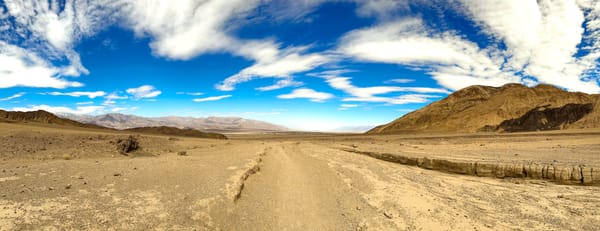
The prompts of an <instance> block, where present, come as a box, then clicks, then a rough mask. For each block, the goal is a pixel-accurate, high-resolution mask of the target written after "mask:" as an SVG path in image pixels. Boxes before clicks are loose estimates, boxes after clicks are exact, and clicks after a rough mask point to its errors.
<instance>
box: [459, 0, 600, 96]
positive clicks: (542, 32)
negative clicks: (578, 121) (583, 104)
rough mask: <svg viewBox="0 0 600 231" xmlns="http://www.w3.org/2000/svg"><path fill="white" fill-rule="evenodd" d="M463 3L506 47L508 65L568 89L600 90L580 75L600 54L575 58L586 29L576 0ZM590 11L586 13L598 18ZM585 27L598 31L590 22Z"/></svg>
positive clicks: (539, 79)
mask: <svg viewBox="0 0 600 231" xmlns="http://www.w3.org/2000/svg"><path fill="white" fill-rule="evenodd" d="M463 4H464V5H465V7H466V8H467V12H468V14H469V15H470V16H472V18H473V19H474V20H475V21H476V22H478V23H479V24H481V25H482V26H483V27H484V32H485V33H488V34H490V35H492V36H494V37H495V38H497V39H498V40H500V41H502V42H503V43H504V44H505V45H506V47H507V48H506V50H505V52H506V56H507V59H508V62H507V65H508V66H509V67H510V69H512V70H516V71H520V70H522V71H523V72H524V74H525V75H528V76H533V77H535V78H537V79H538V81H540V82H543V83H550V84H554V85H558V86H562V87H565V88H567V89H569V90H576V91H584V92H593V93H598V92H600V87H598V83H597V82H596V81H585V80H582V78H581V77H582V75H583V74H584V72H585V71H586V70H588V69H591V68H597V64H598V63H597V62H596V61H595V59H597V58H598V55H600V53H596V54H594V53H595V52H591V54H589V55H592V56H593V58H592V59H594V61H591V62H590V59H588V58H587V57H585V56H584V57H579V58H578V57H576V56H575V55H576V54H577V53H578V51H579V49H578V46H579V45H580V44H581V42H582V41H583V39H584V38H583V34H584V30H585V28H583V27H582V24H583V23H584V20H585V17H584V12H583V11H582V9H581V8H580V5H578V4H577V2H576V1H550V0H544V1H537V2H536V1H502V0H496V1H492V2H485V3H483V2H481V1H475V0H463ZM591 14H593V13H590V14H588V17H592V18H594V17H595V16H591ZM592 20H593V19H592ZM592 20H590V21H592ZM585 26H586V27H587V28H588V29H590V30H591V31H593V30H594V28H593V27H594V25H592V24H590V23H589V22H588V23H587V25H585ZM595 29H596V30H597V29H598V28H595ZM593 40H596V41H597V40H598V38H597V37H596V38H594V39H593ZM595 45H596V46H597V45H600V44H595ZM596 48H600V46H597V47H596ZM510 69H509V70H510Z"/></svg>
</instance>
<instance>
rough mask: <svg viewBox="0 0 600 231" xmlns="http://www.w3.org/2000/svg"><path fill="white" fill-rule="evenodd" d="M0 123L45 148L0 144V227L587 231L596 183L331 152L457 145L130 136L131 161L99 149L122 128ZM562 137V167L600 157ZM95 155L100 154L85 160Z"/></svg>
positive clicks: (596, 217)
mask: <svg viewBox="0 0 600 231" xmlns="http://www.w3.org/2000/svg"><path fill="white" fill-rule="evenodd" d="M1 126H3V127H2V128H3V129H0V137H2V139H3V141H2V142H23V141H30V142H31V140H36V141H37V142H44V140H45V139H53V142H52V144H47V145H45V146H44V150H43V151H38V152H35V153H32V152H27V153H26V154H23V155H21V156H19V152H21V151H20V150H21V149H15V150H13V149H12V148H10V150H8V149H9V148H8V146H4V144H3V146H2V147H0V155H1V156H0V158H2V159H1V161H0V230H39V229H44V230H63V229H66V230H148V229H151V230H598V229H599V228H598V227H599V226H598V224H600V187H597V186H582V185H576V184H575V185H561V184H555V183H552V182H548V181H542V180H532V179H497V178H486V177H474V176H467V175H457V174H449V173H443V172H439V171H433V170H427V169H422V168H418V167H416V166H406V165H401V164H397V163H391V162H386V161H382V160H378V159H375V158H372V157H369V156H366V155H360V154H355V153H351V152H346V151H344V150H342V149H340V148H339V147H340V146H344V145H347V144H352V145H356V146H359V148H360V147H363V146H364V147H363V148H367V147H369V145H373V146H377V144H379V146H380V147H383V146H384V145H385V144H386V143H389V142H392V143H395V144H398V143H402V142H404V143H411V142H419V143H418V145H419V146H421V147H422V148H423V149H424V150H430V149H431V150H432V151H431V152H436V151H434V149H435V150H438V151H437V153H436V155H437V156H440V153H441V152H444V151H447V150H448V149H447V147H455V146H457V145H458V146H460V147H462V149H461V150H463V149H464V150H472V149H469V147H467V146H464V145H465V142H463V141H461V142H453V140H456V139H449V141H448V142H450V143H449V144H446V143H444V144H440V143H439V142H437V141H436V142H432V141H431V140H430V139H427V140H420V139H417V140H406V139H405V138H403V137H389V136H386V137H383V138H381V137H376V138H368V137H354V138H351V139H347V138H346V137H338V136H334V137H330V136H324V137H306V136H302V137H288V138H281V139H273V138H265V137H251V138H248V137H247V138H244V137H237V138H236V139H232V140H208V139H194V138H175V139H174V138H171V137H161V136H142V139H141V143H140V145H141V146H142V147H144V146H145V147H147V148H146V149H144V150H145V154H144V155H140V156H134V157H132V156H122V155H118V154H116V152H112V153H111V151H110V150H109V151H104V150H105V149H109V148H108V147H105V146H104V145H108V144H109V141H110V140H113V139H115V140H116V139H117V138H119V137H123V136H126V135H127V134H124V133H118V132H116V133H105V134H102V136H101V137H100V138H102V139H101V140H96V139H95V138H94V139H92V140H90V139H89V137H96V138H98V136H97V134H98V132H96V131H88V130H68V129H65V128H48V127H34V126H31V125H1ZM24 131H28V132H24ZM58 134H62V136H59V135H58ZM57 137H60V139H59V138H57ZM569 137H570V136H565V137H563V138H560V137H553V139H556V140H560V142H563V143H564V144H565V145H566V144H571V146H569V147H570V148H569V149H565V150H564V152H565V155H567V154H568V155H569V157H568V158H569V161H573V160H574V159H577V158H573V156H574V155H575V156H577V155H581V156H580V157H579V159H580V160H581V161H582V162H586V161H587V162H590V163H592V164H593V163H596V162H597V161H598V159H596V158H598V156H597V154H593V152H589V149H590V148H591V149H595V150H596V151H598V149H597V148H598V143H600V139H591V140H592V141H589V142H582V143H581V142H580V143H577V142H575V141H573V142H570V141H569V140H570V139H573V140H578V141H581V137H575V138H569ZM586 137H587V136H586ZM83 138H87V139H88V141H87V142H85V143H84V144H81V143H80V142H71V143H76V144H77V145H79V146H78V148H77V150H76V151H77V153H79V152H81V153H80V154H77V153H76V154H73V155H72V156H75V157H74V158H39V157H42V156H43V157H47V156H48V155H52V156H60V155H59V153H60V151H61V150H71V149H70V148H69V147H70V146H69V144H70V143H69V142H63V141H61V140H64V141H69V140H78V139H83ZM588 138H589V137H588ZM595 138H598V136H595ZM457 139H458V138H457ZM461 139H464V138H461ZM540 139H541V138H540ZM516 140H522V138H516ZM593 140H595V142H596V143H594V141H593ZM481 142H487V144H488V145H487V146H486V147H487V148H493V147H494V145H500V144H499V142H506V144H507V145H509V144H510V145H516V143H511V142H513V141H511V140H510V137H508V138H506V137H505V138H502V139H495V138H490V139H488V140H486V139H485V138H480V139H478V140H477V142H474V143H473V145H472V146H473V147H480V143H481ZM414 145H417V144H416V143H415V144H414ZM444 145H450V146H444ZM34 146H35V147H37V146H36V145H32V146H31V147H34ZM390 146H392V147H393V145H390ZM11 147H12V146H11ZM435 147H437V149H436V148H435ZM519 147H520V148H521V150H520V152H523V151H526V147H525V145H524V144H522V145H520V146H519ZM94 150H102V151H103V152H102V153H97V154H95V155H84V152H90V153H93V152H94ZM394 150H397V149H395V148H394ZM457 150H458V149H457ZM464 150H463V151H464ZM495 150H499V149H495ZM179 151H186V152H187V156H180V155H177V152H179ZM387 151H390V150H387ZM5 152H9V153H10V154H5ZM73 152H75V151H73ZM104 152H109V153H104ZM36 153H37V154H36ZM492 153H493V152H492ZM532 153H533V149H532ZM596 153H598V152H596ZM38 155H39V156H38ZM113 155H114V156H113ZM448 155H454V154H448ZM456 155H457V156H460V157H461V158H465V157H464V156H465V152H461V153H458V154H456ZM511 155H512V153H511ZM540 155H543V152H541V153H540ZM483 156H485V155H483ZM557 156H560V155H558V154H556V152H554V153H553V158H554V159H555V158H556V157H557ZM477 158H482V156H481V155H479V156H477ZM538 158H541V159H543V157H538ZM588 160H589V161H588ZM558 161H560V159H559V160H558ZM594 161H595V162H594Z"/></svg>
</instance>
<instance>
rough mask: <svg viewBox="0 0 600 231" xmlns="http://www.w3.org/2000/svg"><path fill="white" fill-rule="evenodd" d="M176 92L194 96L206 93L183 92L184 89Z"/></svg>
mask: <svg viewBox="0 0 600 231" xmlns="http://www.w3.org/2000/svg"><path fill="white" fill-rule="evenodd" d="M175 94H178V95H193V96H199V95H204V93H203V92H183V91H178V92H176V93H175Z"/></svg>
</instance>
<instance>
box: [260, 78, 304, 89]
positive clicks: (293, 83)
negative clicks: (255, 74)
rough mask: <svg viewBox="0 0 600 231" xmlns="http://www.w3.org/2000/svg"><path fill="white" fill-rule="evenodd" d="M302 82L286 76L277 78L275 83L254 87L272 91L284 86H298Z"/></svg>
mask: <svg viewBox="0 0 600 231" xmlns="http://www.w3.org/2000/svg"><path fill="white" fill-rule="evenodd" d="M303 84H304V83H302V82H298V81H294V80H293V79H292V78H288V79H282V80H278V81H277V82H276V83H275V84H273V85H270V86H264V87H258V88H256V90H258V91H272V90H277V89H281V88H285V87H298V86H302V85H303Z"/></svg>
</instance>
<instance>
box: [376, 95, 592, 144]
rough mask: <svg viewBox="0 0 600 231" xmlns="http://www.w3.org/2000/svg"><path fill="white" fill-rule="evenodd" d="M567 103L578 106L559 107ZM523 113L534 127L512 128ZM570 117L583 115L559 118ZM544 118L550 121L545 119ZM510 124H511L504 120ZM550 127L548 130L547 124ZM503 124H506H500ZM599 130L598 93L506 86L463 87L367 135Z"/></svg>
mask: <svg viewBox="0 0 600 231" xmlns="http://www.w3.org/2000/svg"><path fill="white" fill-rule="evenodd" d="M567 104H577V105H580V106H575V107H572V106H571V107H567V108H562V107H564V106H565V105H567ZM581 105H585V106H581ZM558 108H562V109H558ZM585 108H588V109H589V112H588V111H585ZM542 109H544V110H547V109H549V110H548V111H547V112H546V113H547V114H544V113H542V114H544V116H541V114H540V113H536V112H535V111H539V112H541V111H543V110H542ZM554 109H556V110H554ZM571 110H574V111H571ZM584 112H585V113H584ZM527 113H529V114H530V116H526V117H527V118H521V120H536V121H535V122H532V121H530V122H528V124H529V125H533V124H536V125H534V126H529V125H528V126H529V127H527V128H526V129H525V128H520V127H518V126H516V127H515V125H519V123H516V122H514V121H516V120H519V118H520V117H523V116H525V115H526V114H527ZM552 113H558V114H552ZM573 113H575V114H577V115H580V116H581V117H580V118H577V119H576V120H574V119H573V118H571V119H569V118H563V117H564V116H570V115H571V114H573ZM534 114H535V115H537V116H534ZM548 119H551V120H553V121H548ZM509 120H512V121H513V122H505V121H509ZM549 123H550V124H552V126H547V124H549ZM501 124H504V125H502V126H501ZM507 124H512V125H511V128H510V129H506V128H507V126H506V125H507ZM550 127H551V128H550ZM597 127H600V95H598V94H594V95H590V94H585V93H580V92H567V91H564V90H562V89H559V88H557V87H554V86H551V85H545V84H540V85H538V86H536V87H533V88H529V87H526V86H523V85H520V84H507V85H504V86H502V87H487V86H471V87H467V88H464V89H461V90H459V91H456V92H454V93H453V94H451V95H449V96H448V97H446V98H445V99H443V100H440V101H437V102H433V103H431V104H429V105H428V106H426V107H424V108H422V109H420V110H417V111H414V112H411V113H409V114H406V115H405V116H403V117H401V118H398V119H396V120H394V121H392V122H390V123H388V124H385V125H381V126H378V127H375V128H373V129H371V130H370V131H368V132H367V134H393V133H413V132H477V131H498V130H506V131H525V130H544V129H569V128H597ZM540 128H541V129H540Z"/></svg>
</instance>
